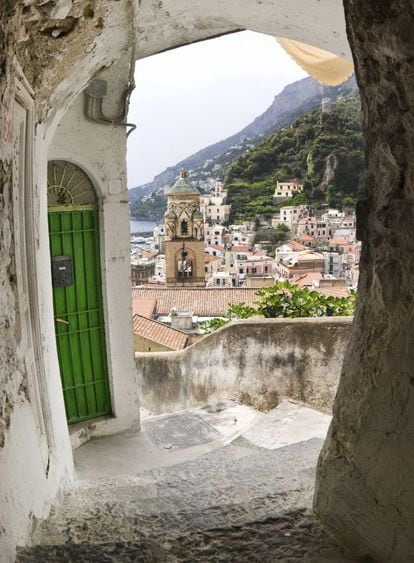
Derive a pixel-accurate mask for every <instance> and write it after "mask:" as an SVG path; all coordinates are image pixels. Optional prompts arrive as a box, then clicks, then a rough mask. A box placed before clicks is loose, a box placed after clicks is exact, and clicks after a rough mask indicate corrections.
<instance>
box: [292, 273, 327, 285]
mask: <svg viewBox="0 0 414 563" xmlns="http://www.w3.org/2000/svg"><path fill="white" fill-rule="evenodd" d="M322 278H323V275H322V274H321V272H307V273H306V274H304V275H303V276H300V277H299V278H297V279H295V280H292V281H293V283H295V284H296V285H300V287H312V286H313V282H314V281H317V280H321V279H322Z"/></svg>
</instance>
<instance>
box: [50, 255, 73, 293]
mask: <svg viewBox="0 0 414 563" xmlns="http://www.w3.org/2000/svg"><path fill="white" fill-rule="evenodd" d="M52 282H53V287H65V286H67V285H72V284H73V266H72V258H71V257H70V256H52Z"/></svg>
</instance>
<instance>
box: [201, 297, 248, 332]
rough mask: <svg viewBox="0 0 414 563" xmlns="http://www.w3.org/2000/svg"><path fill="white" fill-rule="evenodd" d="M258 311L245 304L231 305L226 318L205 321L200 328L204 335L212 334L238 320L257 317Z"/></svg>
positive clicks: (225, 314)
mask: <svg viewBox="0 0 414 563" xmlns="http://www.w3.org/2000/svg"><path fill="white" fill-rule="evenodd" d="M257 314H258V313H257V310H256V309H255V308H254V307H249V306H248V305H246V304H245V303H237V304H236V305H231V306H230V307H229V308H228V309H227V311H226V312H225V313H224V317H218V318H215V319H210V320H209V321H204V322H203V323H201V324H200V328H201V330H202V331H203V333H204V334H210V333H211V332H213V331H215V330H217V329H218V328H221V327H222V326H224V325H226V324H227V323H229V322H230V321H234V320H237V319H248V318H250V317H254V316H255V315H257Z"/></svg>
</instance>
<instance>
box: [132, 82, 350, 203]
mask: <svg viewBox="0 0 414 563" xmlns="http://www.w3.org/2000/svg"><path fill="white" fill-rule="evenodd" d="M355 89H356V82H355V79H354V77H352V78H350V79H349V80H347V81H346V82H345V83H344V84H343V85H341V86H337V87H334V88H331V87H327V86H322V85H321V84H319V82H317V81H316V80H314V79H313V78H311V77H307V78H304V79H302V80H299V81H297V82H294V83H292V84H289V85H288V86H286V87H285V88H284V89H283V90H282V92H280V94H278V95H277V96H275V98H274V100H273V103H272V104H271V106H270V107H269V108H268V109H267V110H266V111H265V112H264V113H262V114H261V115H260V116H258V117H257V118H256V119H255V120H254V121H253V122H252V123H250V124H249V125H247V126H246V127H245V128H244V129H242V130H241V131H239V132H238V133H236V134H234V135H232V136H230V137H228V138H227V139H224V140H222V141H219V142H218V143H215V144H213V145H210V146H208V147H206V148H204V149H202V150H200V151H198V152H196V153H194V154H193V155H191V156H189V157H188V158H186V159H184V160H182V161H181V162H178V163H177V164H176V165H175V166H170V167H169V168H167V169H166V170H164V171H163V172H162V173H161V174H158V175H157V176H155V178H154V180H153V181H152V182H149V183H148V184H144V185H142V186H139V187H137V188H132V189H131V190H129V198H130V201H136V200H137V199H140V198H141V197H142V196H144V195H146V194H149V193H151V192H153V191H155V190H157V189H159V188H162V187H164V186H166V185H169V184H172V183H173V182H174V181H175V179H176V178H177V176H178V173H179V169H180V168H181V167H182V166H183V167H184V168H186V169H187V170H188V171H189V176H190V178H191V180H192V181H193V182H195V183H201V184H202V183H203V181H205V180H206V179H207V178H209V177H211V176H213V177H218V176H222V175H223V174H224V173H225V171H226V170H227V168H228V166H229V164H230V162H231V161H232V160H234V159H235V158H236V157H237V156H239V155H240V154H243V153H244V152H246V151H247V150H249V149H251V148H252V147H253V146H255V145H256V144H257V143H258V142H259V141H260V140H261V138H262V137H263V136H264V135H266V134H268V133H270V132H273V131H276V130H278V129H280V128H281V127H284V126H285V125H287V124H289V123H291V122H292V121H294V120H295V119H296V118H297V117H299V116H300V115H302V114H304V113H306V112H307V111H309V110H311V109H313V108H316V107H318V106H319V105H320V103H321V100H322V98H324V97H330V98H332V99H336V98H337V97H338V96H341V95H344V94H346V93H347V92H350V91H352V90H355Z"/></svg>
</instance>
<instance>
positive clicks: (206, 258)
mask: <svg viewBox="0 0 414 563" xmlns="http://www.w3.org/2000/svg"><path fill="white" fill-rule="evenodd" d="M217 260H220V261H221V257H220V256H213V255H212V254H209V253H208V252H204V262H216V261H217Z"/></svg>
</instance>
